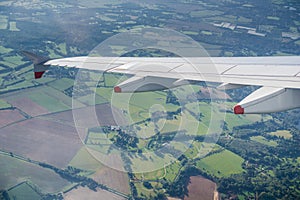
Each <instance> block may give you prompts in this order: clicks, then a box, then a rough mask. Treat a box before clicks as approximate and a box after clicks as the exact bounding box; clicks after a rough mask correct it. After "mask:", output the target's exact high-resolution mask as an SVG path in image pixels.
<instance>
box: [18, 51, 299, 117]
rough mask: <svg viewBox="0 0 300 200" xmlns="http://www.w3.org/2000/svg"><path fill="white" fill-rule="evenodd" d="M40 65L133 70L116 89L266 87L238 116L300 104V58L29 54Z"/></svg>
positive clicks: (239, 107)
mask: <svg viewBox="0 0 300 200" xmlns="http://www.w3.org/2000/svg"><path fill="white" fill-rule="evenodd" d="M24 54H25V55H26V56H27V57H29V58H30V59H32V60H33V62H34V64H35V68H34V72H35V78H41V77H42V74H43V73H44V71H46V70H47V68H48V67H49V66H50V65H54V66H62V67H76V68H83V69H89V70H99V71H105V72H111V73H122V74H131V75H133V77H132V78H130V79H128V80H126V81H124V82H122V83H120V84H118V85H116V86H115V88H114V91H115V92H144V91H154V90H163V89H167V88H173V87H177V86H180V85H185V84H188V83H189V81H207V82H217V83H221V85H220V86H219V88H223V89H235V88H240V87H243V86H249V85H254V86H261V87H260V88H259V89H257V90H256V91H254V92H253V93H252V94H250V95H249V96H247V97H246V98H244V99H243V100H242V101H241V102H240V103H238V104H237V105H236V106H235V107H234V109H233V110H234V113H235V114H252V113H253V114H254V113H255V114H261V113H271V112H279V111H284V110H289V109H293V108H298V107H300V56H288V57H285V56H282V57H230V58H225V57H224V58H223V57H222V58H221V57H215V58H202V57H199V58H189V61H190V62H184V61H183V59H181V58H169V57H163V58H141V57H120V58H114V57H72V58H62V59H54V60H47V59H44V58H43V59H42V58H40V57H38V56H35V55H34V54H31V53H28V52H26V53H24Z"/></svg>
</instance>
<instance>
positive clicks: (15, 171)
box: [0, 155, 69, 193]
mask: <svg viewBox="0 0 300 200" xmlns="http://www.w3.org/2000/svg"><path fill="white" fill-rule="evenodd" d="M29 177H30V178H29ZM28 180H30V181H31V182H32V183H33V184H34V185H37V186H38V187H39V188H40V189H41V190H42V191H43V192H46V193H49V192H50V193H53V192H57V191H60V190H61V189H62V188H63V187H65V186H66V185H68V184H69V182H68V181H66V180H65V179H63V178H61V177H60V176H59V175H57V174H56V173H55V172H53V171H52V170H49V169H45V168H42V167H40V166H39V165H36V164H32V163H29V162H25V161H22V160H19V159H17V158H13V157H11V156H8V155H0V188H3V189H9V188H11V187H12V186H14V185H16V184H18V183H20V182H21V181H28Z"/></svg>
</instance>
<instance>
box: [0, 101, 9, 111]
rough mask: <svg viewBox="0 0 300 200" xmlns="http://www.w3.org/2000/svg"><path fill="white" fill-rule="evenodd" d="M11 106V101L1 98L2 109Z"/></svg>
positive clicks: (0, 105) (0, 106) (0, 107)
mask: <svg viewBox="0 0 300 200" xmlns="http://www.w3.org/2000/svg"><path fill="white" fill-rule="evenodd" d="M10 107H11V105H10V104H9V103H7V102H6V101H4V100H2V99H0V109H5V108H10Z"/></svg>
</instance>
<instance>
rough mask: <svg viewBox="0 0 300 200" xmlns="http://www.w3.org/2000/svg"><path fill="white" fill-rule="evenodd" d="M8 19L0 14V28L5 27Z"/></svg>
mask: <svg viewBox="0 0 300 200" xmlns="http://www.w3.org/2000/svg"><path fill="white" fill-rule="evenodd" d="M7 23H8V19H7V16H5V15H0V29H7V25H8V24H7Z"/></svg>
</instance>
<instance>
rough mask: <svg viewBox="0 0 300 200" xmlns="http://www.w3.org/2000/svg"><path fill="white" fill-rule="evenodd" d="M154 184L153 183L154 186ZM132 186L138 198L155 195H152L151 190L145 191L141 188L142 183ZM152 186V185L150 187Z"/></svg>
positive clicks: (152, 191) (145, 189)
mask: <svg viewBox="0 0 300 200" xmlns="http://www.w3.org/2000/svg"><path fill="white" fill-rule="evenodd" d="M155 184H156V183H154V185H155ZM134 186H135V187H136V190H137V193H138V195H139V196H143V195H145V196H147V197H149V196H150V195H152V196H154V195H155V193H154V190H153V189H147V188H145V187H144V186H143V183H142V182H140V183H134ZM152 186H153V185H152Z"/></svg>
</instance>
